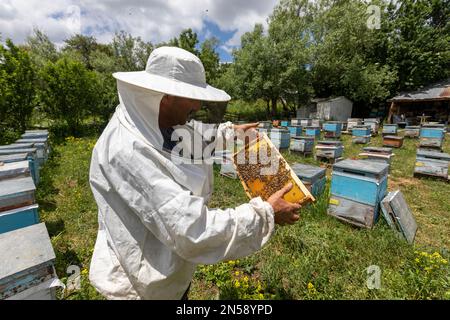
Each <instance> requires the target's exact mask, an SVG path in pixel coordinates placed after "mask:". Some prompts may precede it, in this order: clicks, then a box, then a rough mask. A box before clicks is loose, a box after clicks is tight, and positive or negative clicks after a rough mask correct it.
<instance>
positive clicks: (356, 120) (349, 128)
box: [347, 118, 363, 132]
mask: <svg viewBox="0 0 450 320" xmlns="http://www.w3.org/2000/svg"><path fill="white" fill-rule="evenodd" d="M362 123H363V119H360V118H348V119H347V131H349V132H352V130H353V127H354V126H360V125H362Z"/></svg>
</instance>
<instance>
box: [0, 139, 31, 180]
mask: <svg viewBox="0 0 450 320" xmlns="http://www.w3.org/2000/svg"><path fill="white" fill-rule="evenodd" d="M36 152H37V149H36V148H30V149H3V150H2V149H0V157H1V156H13V155H17V154H24V153H26V154H27V159H28V160H29V161H30V170H31V176H32V177H33V180H34V183H35V184H38V183H39V163H38V160H37V154H36Z"/></svg>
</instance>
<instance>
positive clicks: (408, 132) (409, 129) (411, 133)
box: [404, 126, 420, 138]
mask: <svg viewBox="0 0 450 320" xmlns="http://www.w3.org/2000/svg"><path fill="white" fill-rule="evenodd" d="M404 134H405V137H408V138H418V137H419V136H420V126H406V127H405V133H404Z"/></svg>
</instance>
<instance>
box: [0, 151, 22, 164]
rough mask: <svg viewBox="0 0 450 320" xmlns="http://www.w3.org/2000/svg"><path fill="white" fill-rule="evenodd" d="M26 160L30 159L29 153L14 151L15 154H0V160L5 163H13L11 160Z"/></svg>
mask: <svg viewBox="0 0 450 320" xmlns="http://www.w3.org/2000/svg"><path fill="white" fill-rule="evenodd" d="M25 160H28V154H27V153H14V154H6V155H0V162H3V163H11V162H18V161H25Z"/></svg>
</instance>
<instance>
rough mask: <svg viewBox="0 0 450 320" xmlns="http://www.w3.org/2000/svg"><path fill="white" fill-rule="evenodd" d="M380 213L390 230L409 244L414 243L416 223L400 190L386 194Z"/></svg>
mask: <svg viewBox="0 0 450 320" xmlns="http://www.w3.org/2000/svg"><path fill="white" fill-rule="evenodd" d="M381 211H382V212H383V216H384V218H385V220H386V222H387V223H388V225H389V226H390V227H391V228H392V229H394V230H395V231H396V232H397V233H398V234H399V235H400V236H402V237H404V238H405V239H406V240H407V241H408V242H409V243H413V242H414V238H415V236H416V232H417V223H416V220H415V219H414V216H413V214H412V212H411V210H410V209H409V206H408V204H407V203H406V201H405V198H404V197H403V194H402V193H401V192H400V190H396V191H393V192H389V193H388V195H387V196H386V197H385V198H384V199H383V200H382V201H381Z"/></svg>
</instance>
